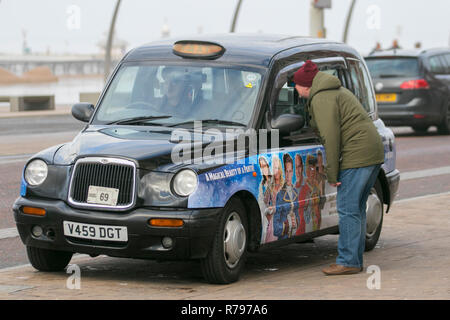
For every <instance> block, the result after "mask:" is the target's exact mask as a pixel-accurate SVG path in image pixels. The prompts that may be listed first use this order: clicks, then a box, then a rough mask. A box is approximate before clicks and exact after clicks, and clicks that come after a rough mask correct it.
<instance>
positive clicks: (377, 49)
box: [370, 42, 383, 54]
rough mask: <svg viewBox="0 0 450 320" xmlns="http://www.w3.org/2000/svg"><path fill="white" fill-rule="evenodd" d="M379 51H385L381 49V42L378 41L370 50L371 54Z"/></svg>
mask: <svg viewBox="0 0 450 320" xmlns="http://www.w3.org/2000/svg"><path fill="white" fill-rule="evenodd" d="M378 51H383V49H381V43H379V42H377V43H376V44H375V48H373V49H372V51H370V54H372V53H375V52H378Z"/></svg>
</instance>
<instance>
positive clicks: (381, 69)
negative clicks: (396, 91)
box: [366, 58, 419, 78]
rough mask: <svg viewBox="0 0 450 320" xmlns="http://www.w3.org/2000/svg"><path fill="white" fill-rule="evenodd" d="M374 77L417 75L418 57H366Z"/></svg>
mask: <svg viewBox="0 0 450 320" xmlns="http://www.w3.org/2000/svg"><path fill="white" fill-rule="evenodd" d="M366 63H367V67H368V68H369V71H370V75H371V76H372V77H373V78H397V77H415V76H418V75H419V63H418V60H417V58H377V59H374V58H371V59H366Z"/></svg>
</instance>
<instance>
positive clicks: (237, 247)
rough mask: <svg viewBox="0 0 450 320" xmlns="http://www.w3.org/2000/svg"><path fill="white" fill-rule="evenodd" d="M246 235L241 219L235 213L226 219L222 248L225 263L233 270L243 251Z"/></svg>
mask: <svg viewBox="0 0 450 320" xmlns="http://www.w3.org/2000/svg"><path fill="white" fill-rule="evenodd" d="M245 243H246V234H245V229H244V226H243V225H242V222H241V218H240V217H239V215H238V214H237V213H236V212H233V213H231V214H230V216H229V217H228V220H227V222H226V223H225V230H224V234H223V248H224V257H225V262H226V263H227V265H228V267H230V268H234V267H235V266H236V265H237V264H238V262H239V259H240V258H241V256H242V254H243V253H244V250H245Z"/></svg>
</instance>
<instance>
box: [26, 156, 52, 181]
mask: <svg viewBox="0 0 450 320" xmlns="http://www.w3.org/2000/svg"><path fill="white" fill-rule="evenodd" d="M47 173H48V167H47V164H46V163H45V162H44V161H42V160H33V161H31V162H30V163H29V164H28V165H27V167H26V168H25V180H26V182H27V183H28V184H30V185H32V186H37V185H40V184H41V183H42V182H44V181H45V179H46V178H47Z"/></svg>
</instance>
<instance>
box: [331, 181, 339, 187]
mask: <svg viewBox="0 0 450 320" xmlns="http://www.w3.org/2000/svg"><path fill="white" fill-rule="evenodd" d="M341 184H342V182H336V183H330V186H332V187H335V188H337V187H339V186H340V185H341Z"/></svg>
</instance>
